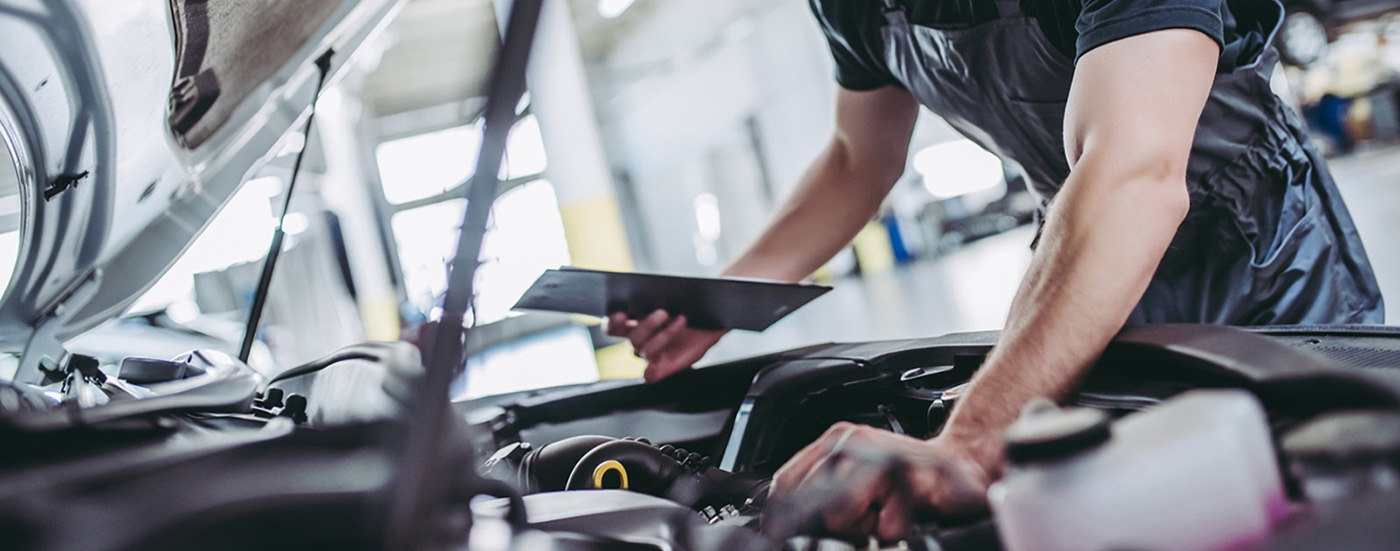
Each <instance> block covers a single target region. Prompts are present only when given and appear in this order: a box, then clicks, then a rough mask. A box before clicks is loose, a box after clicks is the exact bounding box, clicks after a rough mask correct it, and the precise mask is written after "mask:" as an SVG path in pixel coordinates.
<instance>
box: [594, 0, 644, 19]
mask: <svg viewBox="0 0 1400 551" xmlns="http://www.w3.org/2000/svg"><path fill="white" fill-rule="evenodd" d="M635 1H636V0H598V15H601V16H603V18H604V19H612V18H614V17H617V16H619V15H622V12H625V11H627V8H630V7H632V2H635Z"/></svg>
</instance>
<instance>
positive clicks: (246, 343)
mask: <svg viewBox="0 0 1400 551" xmlns="http://www.w3.org/2000/svg"><path fill="white" fill-rule="evenodd" d="M332 55H335V50H326V53H324V54H321V57H319V58H317V59H316V68H317V69H319V70H320V71H321V76H320V78H318V79H317V80H316V95H314V96H312V97H311V114H309V115H307V116H306V128H305V130H303V131H302V135H303V136H304V137H305V139H303V140H302V144H301V151H298V152H297V160H296V164H294V165H292V178H291V181H289V182H287V191H286V197H285V198H284V199H283V200H282V214H280V215H278V217H277V229H276V230H275V231H273V232H272V247H271V248H269V249H268V250H267V258H266V259H265V260H263V269H262V275H261V276H259V277H258V288H257V290H256V291H254V292H253V307H252V309H251V310H250V311H249V312H248V325H247V326H245V327H244V328H243V346H242V347H241V348H239V349H238V359H239V360H241V361H243V362H245V363H246V362H247V361H248V355H249V354H250V353H252V351H253V341H254V340H255V339H257V336H258V323H259V322H261V321H262V312H263V307H264V306H266V304H267V293H268V291H269V290H270V289H271V288H272V271H273V270H274V269H275V268H276V267H277V258H278V257H280V256H282V240H283V239H285V238H286V237H287V234H286V233H285V232H283V231H282V224H283V223H284V222H286V220H287V211H288V210H290V209H291V208H292V190H293V189H296V186H297V174H300V173H301V160H302V159H303V158H305V157H306V150H307V149H310V148H311V123H312V121H315V120H316V101H317V100H319V99H321V88H322V87H323V86H325V85H326V75H327V74H329V73H330V71H331V56H332Z"/></svg>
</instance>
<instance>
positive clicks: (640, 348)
mask: <svg viewBox="0 0 1400 551" xmlns="http://www.w3.org/2000/svg"><path fill="white" fill-rule="evenodd" d="M608 334H609V335H612V336H614V337H621V338H624V339H627V340H628V341H631V342H632V350H633V352H634V353H635V354H637V356H638V357H640V358H642V359H645V360H646V361H647V370H646V374H645V377H646V380H647V382H656V381H659V380H661V379H664V378H666V377H669V376H671V375H672V374H673V373H676V372H677V371H680V370H682V369H688V368H689V367H690V366H692V365H694V364H695V362H698V361H700V358H702V357H704V356H705V352H708V351H709V350H710V348H711V347H713V346H714V345H715V343H717V342H719V339H720V337H723V336H724V331H712V330H705V329H693V328H691V327H689V326H687V325H686V319H685V316H684V315H678V316H675V317H672V316H671V315H670V314H668V313H666V311H664V310H657V311H655V312H652V313H651V314H650V315H648V316H647V317H645V318H642V319H641V320H633V319H627V314H625V313H622V312H614V313H613V314H612V315H610V316H608Z"/></svg>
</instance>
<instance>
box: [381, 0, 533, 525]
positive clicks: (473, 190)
mask: <svg viewBox="0 0 1400 551" xmlns="http://www.w3.org/2000/svg"><path fill="white" fill-rule="evenodd" d="M556 1H558V0H556ZM512 4H513V5H512V7H511V9H510V14H509V16H508V19H507V23H506V29H505V33H504V36H503V38H502V44H501V47H500V49H499V50H498V51H497V53H496V57H495V60H494V62H493V63H492V68H491V75H490V80H489V81H488V83H489V84H488V88H487V95H486V108H485V113H484V115H483V117H484V119H485V121H484V124H483V129H482V140H481V147H480V149H479V150H478V152H477V162H476V173H475V174H474V175H473V176H472V178H471V180H470V182H469V184H468V185H466V186H463V187H464V188H466V189H465V191H466V197H467V209H466V210H467V211H466V213H465V215H464V216H463V219H462V229H461V233H460V234H459V236H458V241H457V255H456V256H455V257H454V258H453V259H452V262H451V264H450V265H449V271H448V280H447V292H446V294H445V297H444V298H443V304H442V317H441V318H440V319H439V321H438V323H437V327H436V329H435V331H433V333H431V335H430V337H429V338H430V340H429V341H428V342H426V343H424V344H425V348H426V349H427V350H428V354H427V355H426V358H425V362H424V367H425V368H426V373H424V376H423V377H421V378H419V380H418V381H416V388H415V389H414V391H415V392H414V393H413V396H414V397H415V399H414V400H412V401H411V402H410V403H409V404H408V409H407V411H406V412H405V413H406V417H407V420H408V424H407V427H408V431H407V433H406V434H404V435H403V441H402V446H401V448H400V450H399V465H398V474H399V477H400V478H399V481H398V483H397V484H396V485H395V491H394V492H393V495H391V496H389V499H390V502H389V504H388V505H389V518H388V526H387V529H388V534H387V535H388V545H387V548H388V549H394V550H412V549H424V548H427V547H429V546H431V545H432V544H433V543H434V542H432V541H431V540H432V537H433V534H434V533H435V532H436V531H435V530H434V529H433V528H434V526H433V521H434V519H433V515H432V513H433V512H435V509H436V507H437V506H438V505H440V504H441V503H442V500H443V499H444V498H447V497H448V494H447V493H446V492H447V491H448V489H447V488H444V486H445V484H446V483H447V482H448V481H447V480H442V479H441V478H442V477H443V476H444V475H445V474H447V473H450V472H460V471H462V470H464V469H465V470H468V471H470V470H472V467H471V466H463V465H448V464H447V461H446V459H447V446H448V444H447V443H448V442H450V441H452V439H451V438H450V435H449V434H448V431H449V430H451V428H452V427H453V426H454V424H455V423H454V422H453V419H452V418H451V416H452V415H453V409H452V404H451V395H450V394H449V390H448V389H449V387H451V385H452V381H453V380H454V379H456V378H457V376H458V375H459V374H460V373H461V372H462V371H463V369H464V368H465V367H466V362H467V358H466V341H467V335H468V330H467V327H466V316H467V310H468V308H470V306H471V304H472V298H473V297H474V296H475V295H474V292H475V291H474V289H473V285H472V283H473V281H472V280H473V277H474V275H475V274H476V271H477V268H478V267H480V266H481V243H482V240H483V239H484V238H485V236H486V223H487V219H488V217H489V216H490V214H491V204H492V203H493V202H495V198H496V190H497V188H498V187H499V186H500V172H501V163H502V159H503V157H504V156H505V151H506V138H507V136H509V134H510V129H511V127H512V126H513V125H514V123H515V120H516V107H517V106H518V105H519V104H520V99H521V97H522V96H524V94H525V88H526V87H525V68H526V66H527V65H528V64H529V61H530V50H531V48H532V46H533V45H534V42H535V29H536V26H537V23H538V22H539V19H540V11H541V7H542V4H543V0H515V1H514V2H513V3H512Z"/></svg>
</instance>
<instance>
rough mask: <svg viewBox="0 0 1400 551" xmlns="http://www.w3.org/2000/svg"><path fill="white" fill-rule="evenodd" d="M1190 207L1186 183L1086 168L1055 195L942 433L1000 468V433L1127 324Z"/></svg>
mask: <svg viewBox="0 0 1400 551" xmlns="http://www.w3.org/2000/svg"><path fill="white" fill-rule="evenodd" d="M1100 166H1102V165H1100ZM1188 208H1189V200H1188V198H1187V196H1186V189H1185V182H1184V181H1173V178H1171V177H1162V176H1160V175H1156V174H1151V173H1141V174H1137V175H1127V176H1126V178H1124V177H1120V176H1118V175H1116V174H1114V173H1113V171H1112V170H1111V169H1110V170H1104V169H1101V168H1100V167H1096V166H1094V164H1093V163H1083V164H1081V166H1080V167H1079V170H1076V172H1075V173H1074V174H1073V175H1071V177H1070V178H1069V181H1068V182H1066V184H1065V187H1064V188H1063V190H1062V191H1061V193H1060V195H1059V196H1058V197H1057V198H1056V204H1055V206H1054V208H1053V209H1052V212H1051V214H1050V216H1049V218H1048V220H1047V221H1046V225H1045V233H1044V235H1043V237H1042V239H1041V242H1040V247H1039V250H1038V251H1037V252H1036V255H1035V258H1034V259H1033V260H1032V262H1031V267H1030V269H1029V271H1028V272H1027V274H1026V278H1025V280H1024V281H1023V282H1022V283H1021V287H1020V289H1019V290H1018V292H1017V294H1016V299H1015V300H1014V301H1013V303H1012V307H1011V313H1010V316H1009V317H1008V319H1007V324H1006V329H1005V331H1004V332H1003V333H1002V336H1001V339H1000V341H999V343H998V345H997V346H996V348H995V349H994V350H993V351H992V353H991V355H990V356H989V357H988V358H987V361H986V362H985V363H984V365H983V367H982V369H981V370H980V372H979V373H978V376H977V378H976V379H975V382H974V383H973V385H972V386H971V388H969V390H968V392H967V393H966V395H965V396H964V397H963V399H962V400H960V402H959V404H958V407H957V409H956V410H955V413H954V415H953V417H952V419H950V420H949V423H948V426H947V428H946V429H945V430H944V432H943V435H942V436H941V437H944V438H948V439H950V440H952V441H955V442H959V443H960V444H963V445H964V446H965V447H966V449H968V450H970V451H971V452H972V453H973V454H974V455H976V456H977V458H978V459H979V461H981V462H982V463H983V464H984V465H996V464H998V463H999V461H1000V457H1001V447H1002V445H1001V432H1002V430H1003V429H1005V428H1006V427H1007V426H1008V425H1010V424H1011V423H1012V422H1014V421H1015V419H1016V417H1017V416H1018V415H1019V411H1020V408H1021V407H1023V406H1024V405H1025V404H1026V403H1027V402H1028V401H1030V400H1031V399H1033V398H1035V397H1038V396H1047V397H1051V398H1055V399H1059V398H1062V397H1063V396H1064V395H1065V394H1067V393H1068V392H1069V391H1070V390H1071V389H1072V388H1073V386H1074V385H1075V384H1076V383H1077V382H1078V381H1079V379H1080V378H1081V377H1082V376H1083V374H1084V373H1085V371H1086V370H1087V369H1088V368H1089V367H1090V365H1092V363H1093V362H1094V361H1095V359H1096V358H1097V357H1098V356H1099V355H1100V354H1101V353H1102V351H1103V348H1104V347H1105V346H1106V345H1107V344H1108V341H1109V340H1110V339H1112V338H1113V336H1114V335H1115V334H1116V333H1117V332H1118V331H1119V330H1120V329H1121V328H1122V325H1123V323H1124V321H1126V319H1127V317H1128V315H1129V314H1130V313H1131V312H1132V310H1133V308H1134V307H1135V306H1136V304H1137V303H1138V301H1139V300H1140V299H1141V297H1142V294H1143V292H1144V291H1145V290H1146V288H1147V284H1148V283H1149V282H1150V281H1151V278H1152V274H1153V273H1154V271H1155V270H1156V267H1157V264H1158V262H1159V261H1160V260H1161V258H1162V255H1163V254H1164V253H1165V252H1166V248H1167V246H1168V245H1169V244H1170V243H1171V239H1172V237H1173V235H1175V232H1176V229H1177V226H1179V225H1180V223H1181V220H1182V219H1183V218H1184V217H1185V215H1186V211H1187V209H1188Z"/></svg>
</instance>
